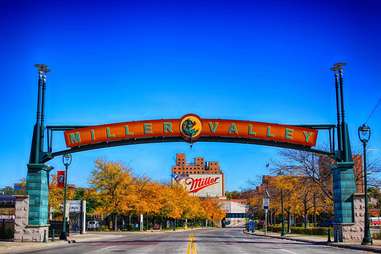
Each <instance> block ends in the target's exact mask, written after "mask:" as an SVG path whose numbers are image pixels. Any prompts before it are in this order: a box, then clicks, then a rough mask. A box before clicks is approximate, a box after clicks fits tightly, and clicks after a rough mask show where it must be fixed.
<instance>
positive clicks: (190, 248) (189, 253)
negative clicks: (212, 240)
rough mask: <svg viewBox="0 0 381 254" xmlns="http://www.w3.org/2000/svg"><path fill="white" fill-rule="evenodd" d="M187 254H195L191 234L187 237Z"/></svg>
mask: <svg viewBox="0 0 381 254" xmlns="http://www.w3.org/2000/svg"><path fill="white" fill-rule="evenodd" d="M187 254H197V245H196V243H195V242H194V235H193V234H191V235H189V238H188V246H187Z"/></svg>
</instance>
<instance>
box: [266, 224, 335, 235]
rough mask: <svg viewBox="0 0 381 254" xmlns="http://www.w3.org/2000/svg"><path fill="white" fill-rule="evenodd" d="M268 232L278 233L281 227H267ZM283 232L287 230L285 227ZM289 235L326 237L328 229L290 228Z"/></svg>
mask: <svg viewBox="0 0 381 254" xmlns="http://www.w3.org/2000/svg"><path fill="white" fill-rule="evenodd" d="M267 230H268V231H271V232H275V233H280V230H281V225H269V226H268V227H267ZM285 230H287V226H285ZM291 234H302V235H327V234H328V227H311V228H304V227H291ZM332 234H333V230H331V235H332Z"/></svg>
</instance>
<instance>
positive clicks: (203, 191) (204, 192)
mask: <svg viewBox="0 0 381 254" xmlns="http://www.w3.org/2000/svg"><path fill="white" fill-rule="evenodd" d="M174 180H175V181H176V182H177V183H179V184H181V185H182V186H184V187H185V188H186V189H187V191H188V192H189V193H194V194H195V195H196V196H198V197H222V196H223V195H224V193H223V184H224V179H223V175H222V174H194V175H193V174H191V175H189V176H176V177H174Z"/></svg>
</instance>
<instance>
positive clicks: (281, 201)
mask: <svg viewBox="0 0 381 254" xmlns="http://www.w3.org/2000/svg"><path fill="white" fill-rule="evenodd" d="M278 176H280V177H282V176H283V172H282V170H280V171H279V174H278ZM280 209H281V211H282V213H281V220H282V227H281V229H280V236H282V237H283V236H285V235H286V233H285V232H284V197H283V188H280Z"/></svg>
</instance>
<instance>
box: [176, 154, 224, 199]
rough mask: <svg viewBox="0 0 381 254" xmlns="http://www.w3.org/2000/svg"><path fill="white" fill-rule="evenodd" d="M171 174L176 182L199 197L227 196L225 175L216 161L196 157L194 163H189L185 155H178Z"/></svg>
mask: <svg viewBox="0 0 381 254" xmlns="http://www.w3.org/2000/svg"><path fill="white" fill-rule="evenodd" d="M171 173H172V176H173V180H174V181H176V182H178V183H180V184H183V185H184V186H186V188H187V189H188V191H189V192H190V193H193V194H195V195H197V196H200V197H205V196H213V197H219V198H221V197H224V196H225V187H224V185H225V180H224V173H223V172H222V170H221V168H220V164H219V163H218V162H216V161H209V162H206V161H205V159H204V158H203V157H196V158H194V160H193V162H192V163H188V162H187V161H186V157H185V154H183V153H178V154H176V165H174V166H173V167H172V169H171ZM187 179H188V180H187ZM192 183H194V184H192ZM198 189H199V191H198Z"/></svg>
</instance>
